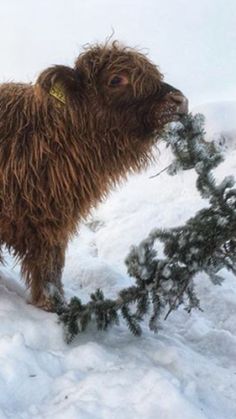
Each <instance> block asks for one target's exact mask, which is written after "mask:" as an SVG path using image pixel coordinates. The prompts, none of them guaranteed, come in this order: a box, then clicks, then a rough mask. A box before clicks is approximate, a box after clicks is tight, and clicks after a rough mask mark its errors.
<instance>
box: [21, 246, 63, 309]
mask: <svg viewBox="0 0 236 419" xmlns="http://www.w3.org/2000/svg"><path fill="white" fill-rule="evenodd" d="M64 261H65V246H59V245H56V246H47V245H41V246H40V247H39V246H37V249H34V250H32V249H31V250H30V251H29V253H28V254H27V256H26V257H25V258H24V259H23V262H22V272H23V274H24V276H25V277H26V281H27V283H28V284H29V286H30V289H31V297H32V300H31V301H32V304H34V305H36V306H37V307H40V308H42V309H44V310H46V311H57V310H58V309H59V308H60V307H61V306H62V305H63V304H64V293H63V287H62V283H61V276H62V269H63V266H64Z"/></svg>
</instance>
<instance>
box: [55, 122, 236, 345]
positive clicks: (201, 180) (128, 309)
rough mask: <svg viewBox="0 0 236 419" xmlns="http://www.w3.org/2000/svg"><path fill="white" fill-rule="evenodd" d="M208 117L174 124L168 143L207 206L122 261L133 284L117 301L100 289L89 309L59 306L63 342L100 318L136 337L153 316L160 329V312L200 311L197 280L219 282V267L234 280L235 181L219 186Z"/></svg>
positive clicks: (174, 168)
mask: <svg viewBox="0 0 236 419" xmlns="http://www.w3.org/2000/svg"><path fill="white" fill-rule="evenodd" d="M203 126H204V117H203V115H200V114H197V115H195V116H192V115H191V114H190V115H187V116H185V117H183V118H182V120H181V121H180V122H177V123H171V124H169V126H168V129H167V130H166V131H165V134H164V136H163V139H164V140H165V141H166V143H167V145H168V146H170V147H171V149H172V151H173V153H174V155H175V160H174V162H173V163H172V164H171V165H170V166H169V167H168V172H169V174H171V175H173V174H176V173H178V171H179V170H189V169H195V170H196V172H197V174H198V177H197V182H196V186H197V189H198V190H199V192H200V194H201V196H202V198H204V199H208V200H209V206H208V208H205V209H202V210H201V211H198V212H197V214H196V215H195V216H194V217H192V218H190V219H189V220H188V221H187V222H186V224H185V225H184V226H181V227H177V228H171V229H164V230H160V229H155V230H154V231H152V232H151V233H150V234H149V236H148V237H147V238H146V239H145V240H143V241H142V242H141V243H140V244H139V245H138V246H133V247H132V248H131V250H130V253H129V255H128V256H127V258H126V260H125V263H126V265H127V269H128V273H129V275H130V276H131V277H132V278H134V279H135V285H134V286H131V287H129V288H126V289H123V290H122V291H120V292H119V295H118V297H117V299H115V300H110V299H105V298H104V295H103V292H102V291H101V290H97V291H96V292H95V293H94V294H92V295H91V300H90V301H89V302H88V303H87V304H82V302H81V301H80V299H79V298H77V297H74V298H72V300H71V302H70V303H69V305H68V306H67V308H66V309H64V308H63V309H62V308H61V307H60V304H58V314H59V316H60V320H61V321H62V322H63V323H64V328H65V333H66V340H67V342H70V341H71V340H72V339H73V337H74V336H76V335H77V334H78V333H80V332H82V331H84V330H86V328H87V326H88V324H89V323H90V322H91V321H92V320H95V321H96V324H97V328H98V329H99V330H106V329H107V328H108V326H111V325H112V324H115V323H116V324H117V323H118V322H119V313H121V315H122V316H123V318H124V319H125V320H126V322H127V324H128V327H129V329H130V330H131V332H132V333H133V334H134V335H140V334H141V326H140V323H141V321H142V320H143V319H144V316H145V315H146V314H147V313H149V315H150V319H149V327H150V329H151V330H153V331H157V330H158V322H159V319H160V316H161V314H162V313H163V311H164V310H165V311H166V313H167V314H166V316H165V318H167V316H168V315H169V314H170V312H171V311H172V310H175V309H176V308H178V307H179V305H180V304H184V305H185V308H186V309H187V311H189V312H190V311H191V309H192V308H199V300H198V298H197V296H196V294H195V292H194V282H193V279H194V277H195V276H196V274H198V273H199V272H206V273H207V274H208V275H209V277H210V279H211V281H212V282H213V284H220V283H221V281H222V280H223V278H222V277H221V276H219V275H218V272H219V271H220V270H221V269H222V268H227V269H228V270H230V271H232V272H233V273H234V274H236V238H235V231H236V189H235V188H234V179H233V177H232V176H229V177H226V178H225V179H224V180H223V182H222V183H220V184H219V185H217V184H216V181H215V179H214V176H213V174H212V169H214V168H215V167H216V166H217V165H218V164H219V163H220V162H222V160H223V159H222V155H221V154H220V152H219V151H218V150H217V149H216V147H215V145H214V144H213V143H209V142H206V141H205V140H204V128H203ZM158 240H159V241H160V242H162V243H163V245H164V256H165V257H163V258H158V254H157V251H156V249H155V244H156V241H158Z"/></svg>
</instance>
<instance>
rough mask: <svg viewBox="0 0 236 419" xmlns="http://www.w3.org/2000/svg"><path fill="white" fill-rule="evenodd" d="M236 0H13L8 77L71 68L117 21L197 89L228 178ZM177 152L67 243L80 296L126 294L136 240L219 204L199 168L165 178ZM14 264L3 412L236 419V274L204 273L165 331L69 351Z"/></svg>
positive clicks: (3, 31) (115, 195)
mask: <svg viewBox="0 0 236 419" xmlns="http://www.w3.org/2000/svg"><path fill="white" fill-rule="evenodd" d="M235 5H236V3H235V1H234V0H229V1H228V2H227V3H226V2H224V1H223V0H216V1H215V2H214V4H213V3H211V2H206V1H205V0H198V1H197V2H189V1H188V0H175V1H173V0H166V1H165V2H163V1H162V2H161V1H159V0H158V1H154V0H146V1H145V2H143V1H141V0H135V1H134V0H129V1H128V2H127V1H122V0H120V1H119V2H118V1H117V0H115V1H114V2H112V6H111V2H108V0H101V1H100V2H99V6H98V3H97V2H96V1H95V0H86V1H81V2H77V1H74V0H68V1H67V2H65V1H64V0H57V2H56V1H55V0H52V1H50V2H47V1H46V0H42V1H41V2H38V3H37V10H36V6H35V4H34V3H33V2H30V1H29V0H22V1H21V2H19V1H17V0H11V1H10V2H6V3H4V4H3V2H2V4H1V6H0V9H1V16H2V20H1V28H0V35H1V37H0V39H1V41H0V48H1V58H2V59H1V69H0V77H1V80H10V79H16V80H23V81H28V80H32V79H34V77H35V76H36V75H37V73H38V72H39V71H40V70H41V69H43V68H45V67H46V66H49V65H51V64H54V63H62V64H69V65H70V64H72V60H73V59H74V57H75V56H76V55H77V54H78V52H79V51H80V50H81V46H82V45H83V44H84V43H86V42H93V41H97V40H98V41H104V39H105V38H106V37H107V36H108V35H109V34H111V32H112V28H114V30H115V35H114V37H115V38H118V39H121V40H122V41H124V43H126V44H129V45H131V46H134V45H138V46H140V47H145V48H148V49H149V55H150V57H151V58H152V59H153V61H155V62H157V63H159V64H160V65H161V70H162V71H163V72H164V73H165V76H166V81H168V82H169V83H171V84H173V85H175V86H178V87H179V88H181V89H182V90H183V91H184V92H185V93H186V95H187V96H188V97H189V99H190V105H191V110H192V111H193V112H194V113H195V112H203V113H204V115H205V116H206V118H207V119H206V128H207V136H208V139H209V140H211V139H213V140H214V141H216V142H217V143H218V144H219V145H220V147H221V148H222V150H223V151H224V153H225V161H224V162H223V163H222V164H221V165H220V166H219V167H218V168H217V169H216V170H215V175H216V178H217V180H218V181H219V182H221V181H222V179H223V178H224V177H225V176H228V175H231V174H232V175H234V176H236V147H235V144H236V99H235V95H236V90H235V67H236V55H235V41H236V32H235V21H234V20H235V18H234V16H235ZM9 22H11V25H10V24H9ZM101 22H102V24H101ZM10 27H11V28H14V30H11V29H10ZM26 46H27V48H26ZM171 159H172V157H171V154H170V151H169V150H166V148H165V146H164V145H163V144H160V145H159V152H158V153H157V162H156V164H155V165H153V166H152V167H150V168H149V170H148V171H146V172H144V173H142V174H140V175H136V176H131V177H130V178H129V179H128V182H126V183H125V184H124V185H121V187H120V188H119V189H117V190H116V191H113V192H112V193H111V194H110V196H109V198H108V199H107V200H106V202H104V203H103V204H101V205H100V207H99V208H98V209H97V210H96V211H94V213H93V214H92V216H91V217H90V218H89V219H88V220H87V222H86V223H84V224H83V225H81V227H80V232H79V235H78V236H76V237H75V238H74V240H73V241H72V242H71V243H70V245H69V248H68V251H67V257H66V266H65V269H64V275H63V282H64V285H65V292H66V296H67V298H68V299H69V298H70V297H72V296H73V295H79V296H80V297H81V298H82V299H83V300H84V301H85V300H86V299H87V298H88V296H89V294H90V293H91V292H93V291H94V290H95V289H96V288H102V289H103V290H104V293H105V295H106V296H109V297H115V296H116V294H117V292H118V290H119V289H121V288H123V287H125V286H127V285H130V284H131V283H132V280H131V279H130V278H129V277H128V275H127V272H126V267H125V264H124V259H125V257H126V255H127V253H128V251H129V248H130V246H131V245H136V244H138V243H139V242H140V241H141V240H143V239H144V238H145V237H146V236H147V235H148V233H149V232H150V231H151V230H152V229H153V228H155V227H160V228H161V227H172V226H178V225H181V224H183V223H184V222H186V220H187V219H188V218H189V217H191V216H193V215H194V214H195V212H196V211H197V210H198V209H200V208H202V207H204V206H205V205H207V202H204V200H202V199H201V198H200V196H199V194H198V192H197V190H196V188H195V180H196V173H195V172H194V171H193V170H190V171H186V172H181V173H180V174H178V175H177V176H173V177H171V176H168V174H167V172H166V171H164V172H163V173H161V174H160V175H159V176H157V177H154V178H151V176H152V175H155V174H156V173H158V172H160V171H161V170H162V169H164V168H165V167H167V166H168V165H169V164H170V163H171ZM158 252H159V254H161V252H162V247H161V244H160V246H159V247H158ZM5 259H6V261H7V264H6V265H5V266H1V267H0V419H9V418H10V419H33V418H34V419H44V418H45V419H78V418H79V419H120V418H122V419H134V418H135V419H144V418H145V419H157V418H158V419H235V417H236V397H235V394H236V366H235V360H236V322H235V313H236V282H235V278H234V277H233V276H232V275H231V274H229V273H228V272H227V271H223V272H221V275H223V277H224V278H225V281H224V282H223V283H222V285H221V286H215V285H213V284H212V283H211V282H210V280H209V279H208V278H207V276H205V275H203V274H201V275H199V276H198V277H197V278H196V280H195V283H196V290H197V295H198V296H199V298H200V302H201V308H202V311H193V312H192V313H191V315H189V314H188V313H186V312H185V311H184V310H183V309H182V308H180V309H179V310H178V311H176V312H174V313H172V314H171V315H170V316H169V317H168V319H167V320H166V321H164V320H163V319H162V321H161V322H160V326H161V329H160V331H159V333H158V334H153V333H152V332H151V331H150V330H149V329H148V327H147V324H146V323H144V324H143V335H142V336H141V337H140V338H136V337H134V336H132V335H131V333H130V332H129V331H128V330H127V327H126V325H125V323H124V322H123V321H121V324H120V326H115V327H114V328H112V329H111V330H109V331H108V332H106V333H105V332H98V331H97V330H96V329H95V327H94V326H90V328H89V330H88V331H87V332H86V333H84V334H81V335H80V336H79V337H78V338H77V339H75V340H74V341H73V343H72V344H70V345H67V344H66V343H65V341H64V339H63V331H62V327H61V325H59V324H58V322H57V317H56V315H55V314H50V313H46V312H43V311H41V310H39V309H37V308H35V307H33V306H31V305H30V304H28V303H27V298H28V292H27V290H26V289H25V286H24V283H23V282H22V281H21V278H20V267H19V265H18V264H16V263H15V261H14V260H12V259H11V257H10V255H9V254H7V253H6V258H5Z"/></svg>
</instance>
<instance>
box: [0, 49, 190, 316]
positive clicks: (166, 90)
mask: <svg viewBox="0 0 236 419" xmlns="http://www.w3.org/2000/svg"><path fill="white" fill-rule="evenodd" d="M162 79H163V77H162V75H161V73H160V71H159V70H158V68H157V67H156V66H155V65H154V64H152V63H151V62H150V61H149V60H148V58H147V57H146V56H145V55H143V54H141V53H140V52H138V51H136V50H133V49H130V48H125V47H122V46H120V45H119V44H118V43H117V42H114V43H112V44H111V45H108V44H106V45H103V46H101V45H95V46H91V47H88V48H86V49H85V50H84V51H83V53H82V54H81V55H80V56H79V57H78V59H77V60H76V62H75V67H74V68H69V67H66V66H54V67H51V68H48V69H46V70H45V71H43V72H42V73H41V74H40V76H39V77H38V80H37V82H36V83H35V84H20V83H4V84H2V85H0V241H1V245H3V244H5V245H6V246H7V247H8V248H9V249H10V251H11V252H12V253H13V254H14V256H16V257H17V258H18V259H19V260H20V261H21V263H22V275H23V276H24V277H25V279H26V282H27V284H28V285H29V286H30V288H31V294H32V302H33V304H35V305H37V306H39V307H42V308H44V309H47V310H53V309H54V305H53V301H54V296H55V293H56V294H57V295H58V296H61V297H62V298H63V289H62V284H61V275H62V269H63V266H64V258H65V249H66V246H67V244H68V240H69V239H70V238H71V236H72V235H73V234H74V233H75V232H76V230H77V228H78V224H79V222H80V220H81V219H84V218H85V217H86V216H87V215H88V213H89V211H90V210H91V208H93V207H94V206H96V204H97V203H98V202H99V201H101V200H102V199H103V198H105V197H106V195H107V193H108V191H109V190H110V189H111V188H112V187H114V185H116V184H117V183H118V182H119V181H120V180H121V179H122V178H124V177H126V175H127V173H129V172H132V171H133V172H136V171H139V170H140V169H141V168H143V167H145V166H146V165H147V164H148V162H149V160H150V158H151V156H152V145H153V142H154V139H155V138H156V136H157V133H159V132H160V131H161V130H162V128H163V126H164V125H165V123H166V122H168V121H170V120H173V119H175V118H176V114H177V113H178V112H182V111H183V102H184V97H183V96H182V94H181V93H180V92H179V91H176V90H175V89H174V88H172V87H171V86H169V85H166V84H165V83H163V81H162ZM52 89H53V90H52ZM55 92H56V93H55Z"/></svg>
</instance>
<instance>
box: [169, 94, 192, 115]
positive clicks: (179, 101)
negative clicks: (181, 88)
mask: <svg viewBox="0 0 236 419" xmlns="http://www.w3.org/2000/svg"><path fill="white" fill-rule="evenodd" d="M168 98H169V100H171V101H172V102H174V103H175V104H176V105H177V112H178V113H181V114H182V113H188V99H187V98H186V97H185V96H184V95H183V94H182V93H181V92H173V93H171V92H170V93H168Z"/></svg>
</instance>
